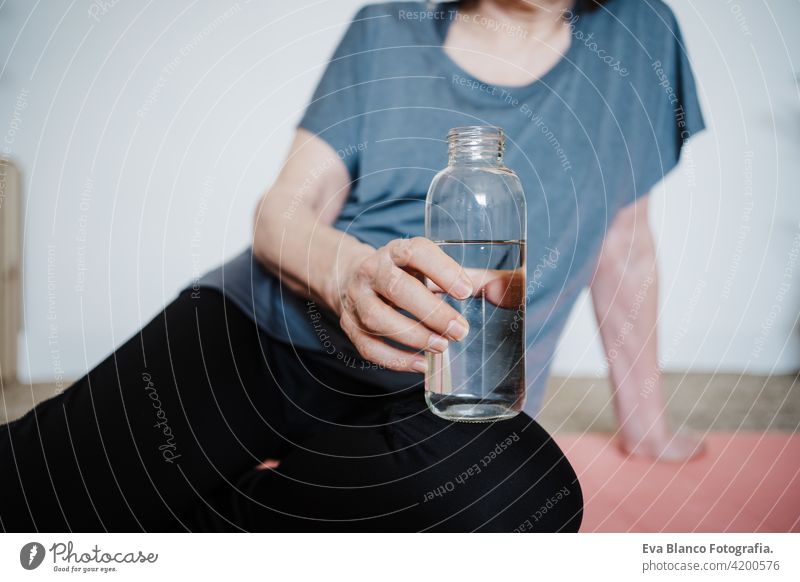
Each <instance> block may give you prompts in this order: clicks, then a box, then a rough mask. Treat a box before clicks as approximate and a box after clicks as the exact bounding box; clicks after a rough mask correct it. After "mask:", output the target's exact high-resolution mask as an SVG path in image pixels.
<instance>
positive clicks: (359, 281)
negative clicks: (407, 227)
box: [253, 129, 472, 372]
mask: <svg viewBox="0 0 800 582" xmlns="http://www.w3.org/2000/svg"><path fill="white" fill-rule="evenodd" d="M349 191H350V177H349V174H348V171H347V168H346V167H345V165H344V163H343V162H342V160H340V159H339V157H338V156H337V155H336V152H335V151H334V150H333V149H332V148H331V147H330V146H329V145H328V144H327V143H326V142H325V141H323V140H322V139H320V138H318V137H316V136H315V135H313V134H311V133H309V132H308V131H305V130H302V129H301V130H298V132H297V135H296V137H295V139H294V142H293V143H292V146H291V149H290V152H289V155H288V159H287V161H286V163H285V164H284V167H283V169H282V170H281V172H280V174H279V176H278V178H277V179H276V181H275V183H274V184H273V186H272V187H271V188H269V189H268V190H267V191H266V192H265V193H264V195H263V197H262V199H261V201H260V203H259V205H258V207H257V209H256V213H255V218H254V232H253V253H254V255H255V257H256V259H257V260H258V261H259V262H260V263H261V264H262V265H264V267H265V268H266V269H268V270H269V271H271V272H273V273H275V274H277V275H278V276H280V277H281V280H282V281H283V283H284V284H285V285H287V286H288V287H289V288H290V289H291V290H292V291H294V292H296V293H298V294H300V295H302V296H304V297H308V298H310V299H313V300H315V301H318V302H320V303H321V304H322V305H323V306H324V307H326V308H328V309H329V310H331V311H333V312H334V313H335V314H336V315H338V316H339V318H340V324H341V326H342V329H343V330H344V332H345V333H346V334H347V335H348V337H349V338H350V339H351V340H352V341H353V344H354V345H355V347H356V349H357V350H358V351H359V353H360V354H361V355H362V356H363V357H364V358H366V359H368V360H370V361H372V362H375V363H377V364H379V365H382V366H385V367H387V368H390V369H393V370H399V371H411V370H415V371H418V372H421V371H424V370H425V358H424V356H423V355H422V354H420V353H419V351H420V350H423V349H427V350H431V351H444V350H445V349H446V348H447V342H448V341H451V340H456V341H457V340H460V339H462V338H463V337H465V336H466V334H467V331H468V329H467V327H466V322H465V321H464V320H463V318H462V317H460V315H459V314H458V312H457V311H456V310H455V309H453V308H452V307H450V306H449V305H447V304H446V303H445V302H444V301H442V300H441V299H440V298H438V297H437V296H436V295H434V293H432V292H431V291H430V290H429V289H428V288H426V286H425V284H423V283H422V282H421V281H420V280H419V279H417V278H416V277H415V276H414V275H413V274H411V273H409V272H408V271H413V272H418V273H421V274H422V275H425V276H427V277H429V278H430V279H432V280H433V281H434V283H435V284H436V285H438V286H439V287H440V288H441V289H445V290H448V291H449V292H450V293H451V294H453V295H454V296H456V297H459V298H465V297H468V296H469V295H471V294H472V283H471V281H470V280H469V279H467V278H466V277H465V275H464V273H463V272H462V271H461V268H460V266H459V265H458V263H456V262H455V261H454V260H453V259H451V258H450V257H448V256H447V255H446V254H445V253H444V252H442V251H441V250H440V249H439V248H438V247H437V246H436V245H435V244H433V243H432V242H431V241H428V240H426V239H421V238H415V239H400V240H394V241H391V242H390V243H389V244H387V245H386V246H385V247H382V248H380V249H374V248H372V247H370V246H369V245H366V244H363V243H361V242H360V241H358V240H357V239H356V238H354V237H352V236H350V235H348V234H346V233H344V232H342V231H339V230H337V229H335V228H333V227H332V226H331V225H332V224H333V222H334V220H335V218H336V216H337V215H338V213H339V211H340V210H341V207H342V204H343V203H344V200H345V199H346V198H347V195H348V193H349ZM395 306H396V307H397V308H400V309H405V310H407V311H409V312H410V313H411V314H412V315H414V316H416V317H417V319H418V320H419V321H414V320H413V319H411V318H409V317H406V316H405V315H402V314H401V313H399V312H398V311H397V309H396V308H395ZM459 326H460V327H459ZM387 337H391V338H392V339H393V340H395V341H398V342H400V343H402V344H404V345H405V346H407V347H408V348H410V350H403V349H399V348H397V347H394V346H391V345H389V344H388V343H386V341H385V338H387Z"/></svg>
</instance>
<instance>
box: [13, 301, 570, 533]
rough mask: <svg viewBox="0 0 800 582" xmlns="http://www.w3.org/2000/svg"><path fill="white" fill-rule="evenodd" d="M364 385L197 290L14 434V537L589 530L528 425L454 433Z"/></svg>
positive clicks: (553, 455)
mask: <svg viewBox="0 0 800 582" xmlns="http://www.w3.org/2000/svg"><path fill="white" fill-rule="evenodd" d="M198 295H199V296H198ZM348 365H350V366H351V367H350V368H347V370H345V367H346V366H348ZM351 370H352V363H349V364H348V362H347V360H346V359H340V358H337V356H336V355H330V356H329V355H327V354H318V353H311V352H296V351H295V350H294V349H293V348H292V347H291V346H289V345H285V344H283V343H280V342H277V341H274V340H271V339H269V338H268V337H267V336H266V335H265V334H263V333H260V332H259V330H258V328H257V326H256V325H255V324H254V323H253V322H252V320H251V319H249V318H248V317H246V316H245V315H244V314H243V313H242V312H241V311H240V310H239V309H238V308H237V307H235V306H234V305H233V304H232V303H230V302H228V301H227V300H225V299H224V298H223V297H222V295H220V294H218V293H217V292H215V291H212V290H208V289H203V290H202V291H201V293H199V294H196V296H195V297H192V295H191V294H189V293H184V294H182V295H181V296H180V297H179V298H178V299H177V300H176V301H174V302H173V303H172V304H171V305H170V306H169V307H167V309H166V310H164V311H163V312H162V313H161V314H159V315H158V316H157V317H156V318H155V319H154V320H153V321H151V322H150V323H149V324H148V325H147V326H146V327H145V328H144V329H142V331H141V332H139V333H138V334H137V335H135V336H134V337H133V338H132V339H130V340H129V341H128V342H127V343H125V344H124V345H123V346H122V347H121V348H119V349H118V350H117V351H116V352H114V353H113V354H112V355H111V356H109V357H108V358H107V359H106V360H105V361H103V362H102V363H101V364H100V365H98V366H97V367H96V368H94V369H93V370H92V371H91V372H89V374H87V375H86V376H85V377H84V378H82V379H81V380H79V381H78V382H76V383H75V384H74V385H73V386H71V387H70V388H69V389H68V390H66V391H65V392H64V393H63V394H61V395H59V396H56V397H55V398H52V399H51V400H48V401H46V402H43V403H42V404H40V405H39V406H37V407H36V408H35V409H34V410H33V411H31V412H29V413H28V414H27V415H26V416H24V417H23V418H21V419H19V420H17V421H15V422H12V423H11V424H8V425H6V426H0V482H1V483H2V487H0V528H2V529H3V530H5V531H25V530H27V531H32V530H38V531H70V530H71V531H104V530H107V531H140V530H145V531H175V530H178V531H183V530H191V531H198V530H217V531H218V530H248V531H476V530H477V531H577V529H578V527H579V525H580V522H581V516H582V507H583V502H582V497H581V491H580V487H579V485H578V481H577V478H576V476H575V473H574V472H573V470H572V468H571V467H570V465H569V463H568V462H567V460H566V459H565V458H564V456H563V454H562V452H561V451H560V450H559V448H558V446H556V444H555V443H554V442H553V441H552V439H551V438H550V437H549V436H548V434H547V433H546V432H545V431H544V430H543V429H542V428H541V427H540V426H539V425H538V424H537V423H536V422H535V421H533V420H532V419H531V418H530V417H529V416H527V415H525V414H520V415H519V416H517V417H516V418H515V419H513V420H507V421H502V422H496V423H479V424H468V423H450V422H447V421H444V420H442V419H439V418H437V417H435V416H434V415H433V414H431V413H430V412H428V411H427V410H425V405H424V402H423V398H422V394H421V390H420V389H419V387H417V388H415V389H413V390H412V389H410V390H406V391H405V392H403V393H400V394H396V393H395V394H384V393H382V392H381V391H380V389H379V388H378V387H375V386H374V385H372V384H370V383H368V382H359V381H357V378H354V374H352V373H349V372H350V371H351ZM345 371H347V373H345ZM267 458H275V459H280V460H281V463H280V466H279V467H278V469H274V470H256V469H255V468H254V467H255V466H256V465H257V464H258V463H259V462H260V461H262V460H264V459H267Z"/></svg>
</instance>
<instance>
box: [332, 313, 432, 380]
mask: <svg viewBox="0 0 800 582" xmlns="http://www.w3.org/2000/svg"><path fill="white" fill-rule="evenodd" d="M340 324H341V326H342V329H343V330H344V332H345V333H346V334H347V335H348V337H349V338H350V340H351V341H352V342H353V345H354V346H355V347H356V349H357V350H358V353H359V354H361V356H362V357H364V358H365V359H366V360H369V361H370V362H373V363H375V364H378V365H379V366H381V367H384V368H388V369H390V370H395V371H398V372H425V370H426V367H427V366H426V364H425V357H424V356H423V355H422V354H415V353H412V352H406V351H404V350H401V349H398V348H395V347H393V346H390V345H389V344H387V343H386V342H385V341H383V340H382V339H381V338H380V337H378V336H375V335H372V334H369V333H367V332H365V331H363V330H362V329H361V328H360V327H359V326H358V324H357V323H356V322H355V321H353V318H352V317H351V316H350V315H349V314H348V313H344V314H343V315H342V318H341V320H340Z"/></svg>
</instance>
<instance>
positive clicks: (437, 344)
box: [428, 333, 448, 352]
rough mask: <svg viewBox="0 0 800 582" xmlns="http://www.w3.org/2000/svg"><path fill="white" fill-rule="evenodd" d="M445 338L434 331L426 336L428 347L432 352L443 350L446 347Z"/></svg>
mask: <svg viewBox="0 0 800 582" xmlns="http://www.w3.org/2000/svg"><path fill="white" fill-rule="evenodd" d="M447 345H448V344H447V340H446V339H444V338H443V337H442V336H440V335H437V334H435V333H432V334H431V337H430V338H428V349H429V350H430V351H432V352H443V351H445V350H446V349H447Z"/></svg>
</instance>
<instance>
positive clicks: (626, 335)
mask: <svg viewBox="0 0 800 582" xmlns="http://www.w3.org/2000/svg"><path fill="white" fill-rule="evenodd" d="M647 203H648V197H647V196H644V197H642V198H640V199H639V200H638V201H637V202H635V203H633V204H631V205H629V206H627V207H626V208H624V209H622V210H621V211H620V212H619V214H618V215H617V217H616V218H615V219H614V222H613V223H612V225H611V227H610V228H609V231H608V233H607V234H606V238H605V240H604V241H603V248H602V251H601V253H600V258H599V260H598V265H597V270H596V272H595V276H594V279H593V281H592V285H591V290H592V300H593V303H594V311H595V316H596V318H597V322H598V326H599V328H600V336H601V339H602V342H603V347H604V350H605V354H606V359H607V361H608V366H609V376H610V381H611V386H612V389H613V391H614V409H615V412H616V415H617V419H618V422H619V425H620V428H619V432H620V437H621V440H622V446H623V448H624V449H625V450H626V451H628V452H631V453H634V454H642V455H646V456H649V457H654V458H661V459H683V458H688V457H691V456H693V455H694V454H697V453H698V452H699V450H700V449H699V445H700V443H699V441H698V440H697V439H695V438H693V437H692V436H690V435H676V434H675V433H674V432H672V431H671V430H670V428H669V424H668V421H667V418H666V407H665V403H664V394H663V389H662V379H661V372H660V370H659V365H658V343H657V324H658V268H657V257H656V248H655V242H654V240H653V234H652V231H651V230H650V224H649V222H648V217H647Z"/></svg>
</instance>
